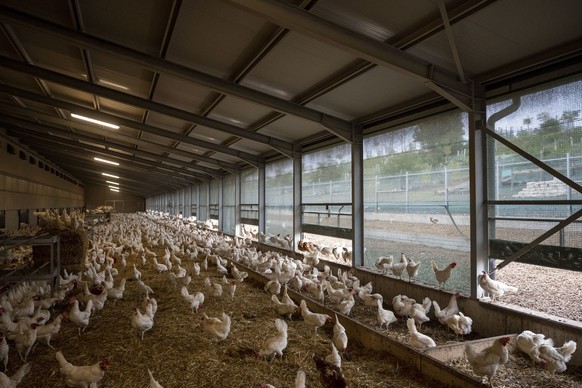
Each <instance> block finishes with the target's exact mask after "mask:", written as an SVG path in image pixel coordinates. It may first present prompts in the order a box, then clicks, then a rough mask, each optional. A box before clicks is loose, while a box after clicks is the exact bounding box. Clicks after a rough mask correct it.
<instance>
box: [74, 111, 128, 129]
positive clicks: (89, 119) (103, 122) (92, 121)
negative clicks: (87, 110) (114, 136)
mask: <svg viewBox="0 0 582 388" xmlns="http://www.w3.org/2000/svg"><path fill="white" fill-rule="evenodd" d="M71 117H74V118H76V119H79V120H85V121H88V122H90V123H93V124H99V125H103V126H104V127H109V128H113V129H119V125H115V124H110V123H106V122H105V121H100V120H95V119H92V118H90V117H85V116H81V115H78V114H76V113H71Z"/></svg>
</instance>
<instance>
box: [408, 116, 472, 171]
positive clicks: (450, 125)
mask: <svg viewBox="0 0 582 388" xmlns="http://www.w3.org/2000/svg"><path fill="white" fill-rule="evenodd" d="M464 135H465V130H464V126H463V113H462V112H458V111H455V112H451V113H447V114H442V115H438V116H435V117H429V118H426V119H424V120H423V121H422V122H421V123H420V124H418V125H417V126H416V128H414V133H413V136H414V141H416V142H417V143H419V144H420V146H421V149H422V152H421V155H423V157H424V159H425V160H426V161H427V162H428V163H429V164H430V165H432V166H433V167H442V166H448V164H449V163H450V162H451V160H452V159H453V158H454V157H455V156H456V155H457V151H462V150H463V148H464V147H465V140H464V138H463V137H464Z"/></svg>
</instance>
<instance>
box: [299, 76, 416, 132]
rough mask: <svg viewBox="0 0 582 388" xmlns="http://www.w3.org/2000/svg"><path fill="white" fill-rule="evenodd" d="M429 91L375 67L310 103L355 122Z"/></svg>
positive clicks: (413, 81) (414, 82)
mask: <svg viewBox="0 0 582 388" xmlns="http://www.w3.org/2000/svg"><path fill="white" fill-rule="evenodd" d="M426 93H427V90H426V87H425V86H424V85H423V84H422V83H420V82H418V81H415V80H412V79H410V78H403V77H401V76H400V75H399V74H397V73H396V72H394V71H392V70H389V69H386V68H383V67H380V66H376V67H374V68H373V69H371V70H369V71H367V72H366V73H364V74H362V75H360V76H359V77H356V78H354V79H352V80H350V81H349V82H346V83H345V84H343V85H341V86H339V87H337V88H335V89H334V90H332V91H330V92H329V93H327V94H325V95H323V96H321V97H319V98H318V99H316V100H314V101H312V102H310V103H309V104H308V106H310V107H312V108H314V109H317V110H320V111H322V112H325V113H328V114H330V115H333V116H337V117H341V118H344V119H346V120H349V121H354V120H356V119H357V118H358V117H362V116H365V115H366V114H368V113H370V112H376V111H379V110H381V109H382V108H384V107H386V106H391V105H395V104H397V103H398V102H400V101H402V100H409V99H411V98H414V97H418V96H421V95H423V94H426Z"/></svg>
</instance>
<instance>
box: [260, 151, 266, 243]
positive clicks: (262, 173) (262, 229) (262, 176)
mask: <svg viewBox="0 0 582 388" xmlns="http://www.w3.org/2000/svg"><path fill="white" fill-rule="evenodd" d="M265 187H266V176H265V163H263V162H261V163H259V232H261V233H265V227H266V226H265V212H266V207H265Z"/></svg>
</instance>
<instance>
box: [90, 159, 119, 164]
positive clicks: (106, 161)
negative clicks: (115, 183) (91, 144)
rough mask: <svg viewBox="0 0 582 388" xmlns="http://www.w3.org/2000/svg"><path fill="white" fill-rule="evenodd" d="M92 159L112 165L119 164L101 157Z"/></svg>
mask: <svg viewBox="0 0 582 388" xmlns="http://www.w3.org/2000/svg"><path fill="white" fill-rule="evenodd" d="M93 159H95V160H96V161H98V162H101V163H108V164H113V165H114V166H119V163H117V162H112V161H111V160H106V159H101V158H97V157H95V158H93Z"/></svg>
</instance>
